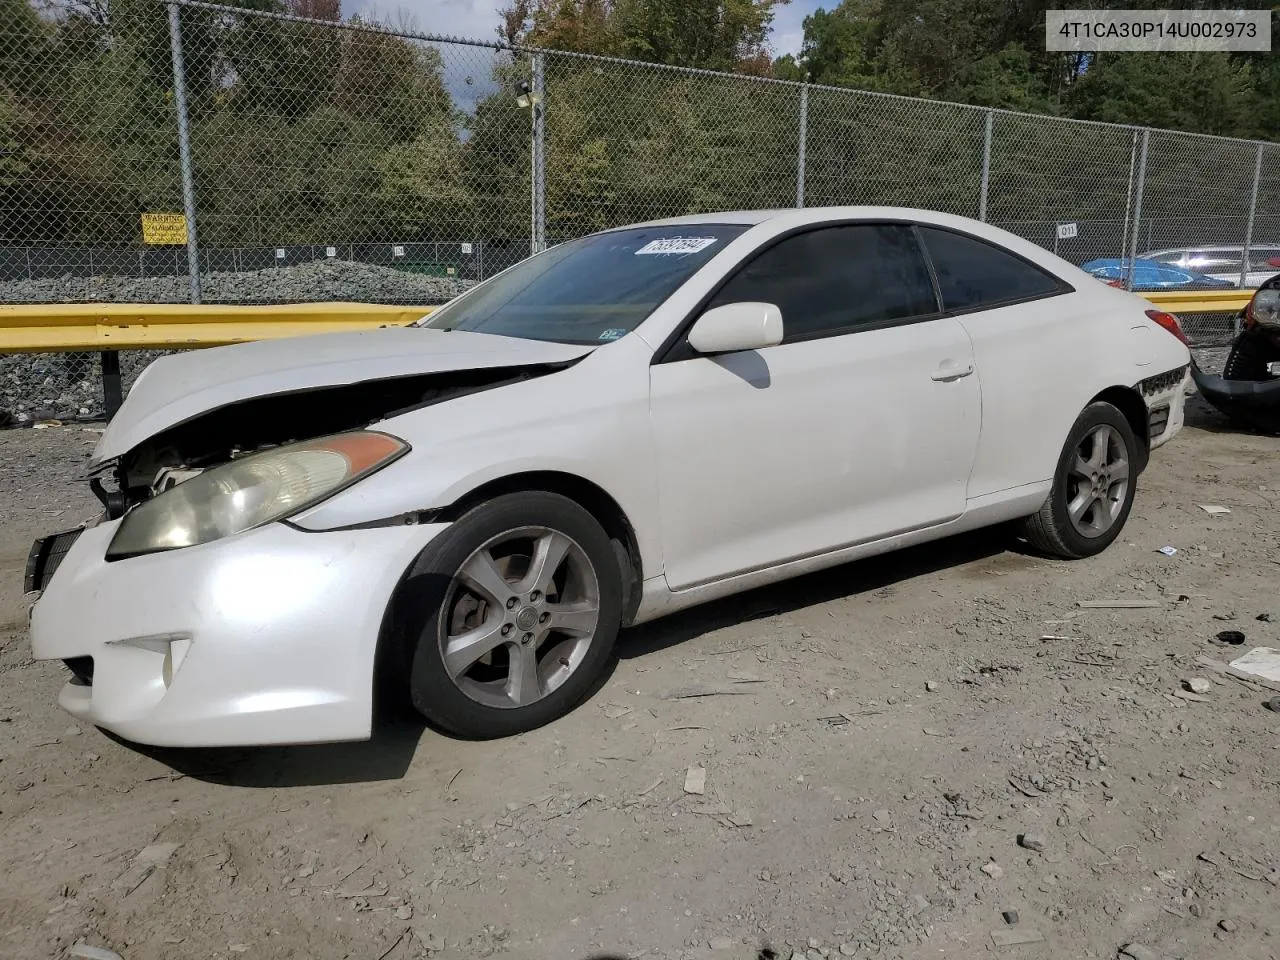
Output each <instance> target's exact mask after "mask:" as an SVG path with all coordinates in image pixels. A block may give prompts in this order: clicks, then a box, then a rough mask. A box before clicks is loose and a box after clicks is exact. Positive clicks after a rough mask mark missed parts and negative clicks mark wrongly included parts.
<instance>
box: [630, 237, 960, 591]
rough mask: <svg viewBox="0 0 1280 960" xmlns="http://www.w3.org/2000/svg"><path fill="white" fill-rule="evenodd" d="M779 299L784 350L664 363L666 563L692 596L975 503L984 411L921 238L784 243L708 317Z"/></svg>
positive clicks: (658, 384)
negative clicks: (728, 307)
mask: <svg viewBox="0 0 1280 960" xmlns="http://www.w3.org/2000/svg"><path fill="white" fill-rule="evenodd" d="M739 301H764V302H768V303H773V304H776V305H777V306H778V307H779V308H780V310H781V312H782V322H783V328H784V339H783V342H782V343H781V344H779V345H777V346H774V347H770V348H767V349H763V350H759V351H744V352H740V353H733V354H726V355H718V356H710V357H708V356H699V355H697V354H695V353H694V352H693V351H692V349H691V348H690V347H688V345H687V341H685V340H684V339H683V338H682V339H681V340H680V341H678V342H677V344H676V346H675V347H674V348H673V350H672V351H669V352H668V353H667V354H665V355H662V356H660V357H658V358H657V361H656V362H655V363H654V365H653V366H652V367H651V374H650V377H651V381H650V390H651V416H652V424H653V432H654V440H655V450H656V457H657V463H656V469H657V482H658V498H659V507H660V510H661V531H662V540H663V557H664V565H665V572H666V577H667V581H668V585H669V586H670V588H671V589H673V590H680V589H684V588H688V587H692V586H695V585H699V584H702V583H708V582H711V581H714V580H718V579H722V578H724V577H727V576H730V575H733V574H737V573H744V572H747V571H751V570H758V569H762V568H765V567H769V566H773V565H776V564H779V563H783V562H786V561H788V560H793V559H799V558H802V557H807V556H814V555H818V554H822V553H826V552H829V551H832V550H835V549H838V548H840V547H843V546H846V545H851V544H855V543H861V542H868V541H872V540H877V539H881V538H883V537H886V536H891V535H893V534H895V533H900V532H904V531H907V530H913V529H918V528H922V527H926V526H931V525H934V524H938V523H942V522H945V521H947V520H950V519H952V518H954V517H957V516H959V515H960V514H961V513H962V512H963V511H964V506H965V484H966V481H967V478H968V475H969V470H970V468H971V466H972V464H973V459H974V455H975V452H976V449H977V444H978V435H979V420H980V415H981V409H980V407H981V405H980V398H979V387H978V377H977V375H976V371H975V369H974V358H973V351H972V346H971V344H970V342H969V338H968V335H967V334H966V332H965V330H964V328H963V326H962V325H961V324H960V323H959V322H958V321H957V320H955V319H951V318H946V317H943V316H941V314H940V313H939V309H938V302H937V296H936V293H935V290H934V287H933V284H932V280H931V278H930V276H929V272H928V267H927V265H926V263H925V260H924V258H923V255H922V253H921V250H920V247H919V243H918V239H917V237H916V234H915V232H914V230H913V228H912V227H911V226H909V225H904V224H871V223H861V224H849V225H838V226H823V227H819V228H816V229H809V230H805V231H804V232H800V233H795V234H792V235H789V236H786V237H784V238H783V239H781V240H779V241H776V242H775V243H773V244H770V245H766V247H765V248H764V249H763V250H762V251H759V252H757V253H756V254H754V255H753V256H752V257H751V258H750V259H749V260H748V262H747V263H746V264H745V265H744V266H743V267H741V268H740V269H739V270H738V271H737V272H735V273H734V274H733V275H731V276H730V277H729V279H728V280H727V281H726V283H724V284H723V285H722V286H721V287H720V289H719V290H718V291H717V292H716V293H715V294H713V296H712V297H711V299H710V300H709V302H707V303H706V304H704V305H703V307H702V309H704V310H705V309H709V308H710V307H714V306H720V305H723V304H726V303H734V302H739Z"/></svg>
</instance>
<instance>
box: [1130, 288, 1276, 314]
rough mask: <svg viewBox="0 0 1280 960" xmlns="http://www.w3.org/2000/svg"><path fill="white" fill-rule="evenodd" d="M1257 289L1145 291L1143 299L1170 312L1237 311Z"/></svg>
mask: <svg viewBox="0 0 1280 960" xmlns="http://www.w3.org/2000/svg"><path fill="white" fill-rule="evenodd" d="M1256 292H1257V291H1255V290H1169V291H1166V292H1163V293H1154V292H1152V293H1143V294H1141V296H1142V299H1144V300H1150V301H1151V302H1152V303H1154V304H1155V305H1156V306H1157V307H1164V308H1165V309H1166V310H1168V311H1169V312H1170V313H1235V312H1236V311H1238V310H1243V309H1244V308H1245V307H1247V306H1248V305H1249V301H1250V300H1252V299H1253V295H1254V293H1256Z"/></svg>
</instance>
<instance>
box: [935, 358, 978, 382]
mask: <svg viewBox="0 0 1280 960" xmlns="http://www.w3.org/2000/svg"><path fill="white" fill-rule="evenodd" d="M971 373H973V364H972V363H968V364H959V363H956V362H955V361H954V360H948V361H947V362H946V363H943V364H940V365H939V367H938V369H937V370H935V371H933V373H932V374H931V375H930V376H932V378H933V379H934V380H938V381H941V382H944V383H945V382H949V381H951V380H959V379H960V378H961V377H967V376H969V374H971Z"/></svg>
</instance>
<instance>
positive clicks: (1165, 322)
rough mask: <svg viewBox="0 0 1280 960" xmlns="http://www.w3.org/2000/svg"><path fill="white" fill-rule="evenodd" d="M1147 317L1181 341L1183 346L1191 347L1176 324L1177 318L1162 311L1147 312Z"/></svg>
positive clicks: (1179, 326)
mask: <svg viewBox="0 0 1280 960" xmlns="http://www.w3.org/2000/svg"><path fill="white" fill-rule="evenodd" d="M1147 316H1148V317H1150V318H1151V319H1152V320H1154V321H1155V322H1156V323H1158V324H1160V326H1162V327H1164V328H1165V329H1166V330H1168V331H1169V332H1170V333H1172V334H1173V335H1174V336H1175V337H1177V338H1178V339H1179V340H1181V341H1182V342H1183V344H1184V345H1185V346H1188V347H1189V346H1191V344H1190V343H1188V342H1187V335H1186V334H1185V333H1183V332H1182V324H1180V323H1179V322H1178V318H1177V317H1175V316H1174V315H1173V314H1172V313H1165V312H1164V311H1163V310H1148V311H1147Z"/></svg>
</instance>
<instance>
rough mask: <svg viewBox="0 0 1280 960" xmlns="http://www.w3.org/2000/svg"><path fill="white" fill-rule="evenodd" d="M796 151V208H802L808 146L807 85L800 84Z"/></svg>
mask: <svg viewBox="0 0 1280 960" xmlns="http://www.w3.org/2000/svg"><path fill="white" fill-rule="evenodd" d="M799 136H800V139H799V146H798V148H797V150H796V206H797V207H803V206H804V167H805V162H806V161H805V155H806V154H807V153H808V146H809V85H808V84H807V83H802V84H800V132H799Z"/></svg>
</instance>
